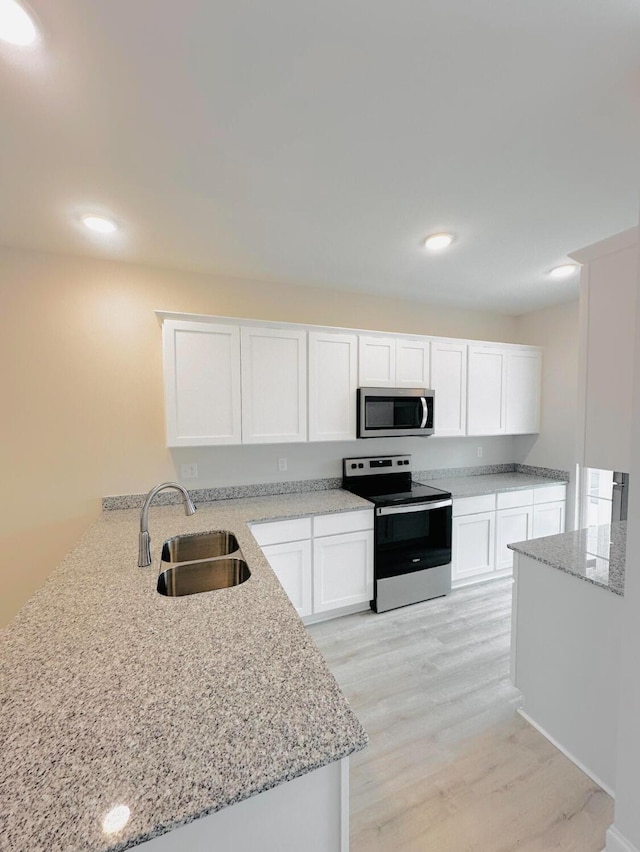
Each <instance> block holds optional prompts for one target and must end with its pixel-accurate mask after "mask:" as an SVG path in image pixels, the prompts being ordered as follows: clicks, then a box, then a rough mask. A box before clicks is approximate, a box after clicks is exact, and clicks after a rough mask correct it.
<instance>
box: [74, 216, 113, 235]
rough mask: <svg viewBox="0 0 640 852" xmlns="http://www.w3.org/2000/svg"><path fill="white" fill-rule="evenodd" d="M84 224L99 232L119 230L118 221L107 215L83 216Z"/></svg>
mask: <svg viewBox="0 0 640 852" xmlns="http://www.w3.org/2000/svg"><path fill="white" fill-rule="evenodd" d="M82 224H83V225H85V226H86V227H87V228H89V230H90V231H95V232H96V233H97V234H113V233H114V231H117V230H118V226H117V225H116V223H115V222H114V221H112V220H111V219H107V218H106V217H105V216H93V215H91V216H83V217H82Z"/></svg>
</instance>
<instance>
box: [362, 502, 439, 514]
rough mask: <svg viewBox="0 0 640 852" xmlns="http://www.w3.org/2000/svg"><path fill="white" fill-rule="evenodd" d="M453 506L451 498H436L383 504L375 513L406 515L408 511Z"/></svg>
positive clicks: (425, 510)
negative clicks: (431, 500)
mask: <svg viewBox="0 0 640 852" xmlns="http://www.w3.org/2000/svg"><path fill="white" fill-rule="evenodd" d="M447 506H453V500H438V501H437V502H435V503H407V504H406V505H404V506H384V507H383V508H381V509H376V515H377V516H380V515H406V514H408V513H409V512H431V511H432V510H433V509H445V508H446V507H447Z"/></svg>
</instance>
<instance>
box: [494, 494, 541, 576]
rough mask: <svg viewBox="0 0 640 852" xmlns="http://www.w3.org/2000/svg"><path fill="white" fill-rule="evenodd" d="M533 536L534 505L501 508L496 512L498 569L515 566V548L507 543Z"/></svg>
mask: <svg viewBox="0 0 640 852" xmlns="http://www.w3.org/2000/svg"><path fill="white" fill-rule="evenodd" d="M532 537H533V506H520V507H518V508H515V509H500V510H499V511H498V512H497V513H496V571H503V570H505V569H508V568H513V550H509V548H508V547H507V544H512V543H513V542H514V541H527V539H530V538H532Z"/></svg>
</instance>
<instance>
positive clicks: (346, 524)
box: [313, 509, 373, 536]
mask: <svg viewBox="0 0 640 852" xmlns="http://www.w3.org/2000/svg"><path fill="white" fill-rule="evenodd" d="M372 529H373V509H358V510H357V511H355V512H337V513H335V514H332V515H317V516H316V517H315V518H314V519H313V534H314V536H320V535H339V534H340V533H350V532H358V530H372Z"/></svg>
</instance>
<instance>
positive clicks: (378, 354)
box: [358, 334, 396, 388]
mask: <svg viewBox="0 0 640 852" xmlns="http://www.w3.org/2000/svg"><path fill="white" fill-rule="evenodd" d="M358 346H359V356H360V357H359V361H358V383H359V385H360V387H366V388H394V387H395V386H396V340H395V337H365V336H364V335H362V334H361V335H360V336H359V338H358Z"/></svg>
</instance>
